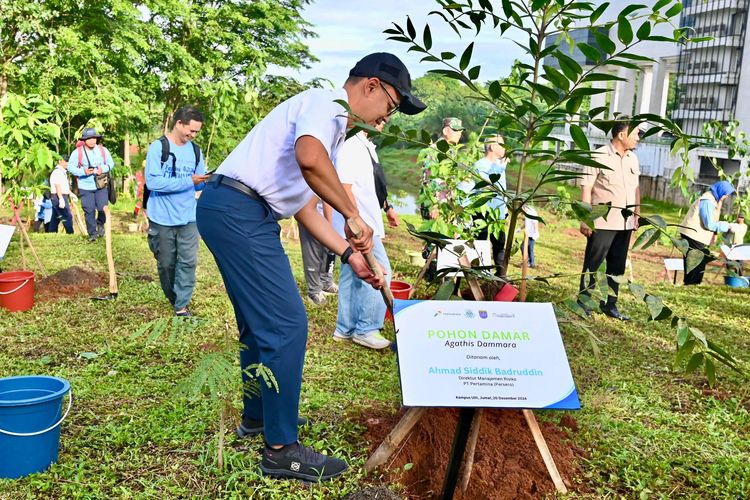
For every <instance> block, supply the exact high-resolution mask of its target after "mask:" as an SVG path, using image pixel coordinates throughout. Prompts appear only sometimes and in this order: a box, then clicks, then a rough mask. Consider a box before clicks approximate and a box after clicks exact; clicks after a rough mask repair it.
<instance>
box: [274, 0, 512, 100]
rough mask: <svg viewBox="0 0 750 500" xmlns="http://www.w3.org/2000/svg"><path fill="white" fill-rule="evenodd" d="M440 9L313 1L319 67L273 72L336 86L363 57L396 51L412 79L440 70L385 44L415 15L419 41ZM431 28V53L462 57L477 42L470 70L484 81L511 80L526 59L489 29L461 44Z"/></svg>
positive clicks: (426, 3) (396, 1)
mask: <svg viewBox="0 0 750 500" xmlns="http://www.w3.org/2000/svg"><path fill="white" fill-rule="evenodd" d="M438 7H439V5H438V4H437V3H436V2H435V1H434V0H380V1H378V2H374V3H373V2H363V1H360V0H350V1H347V0H315V1H314V3H313V4H311V5H310V6H308V7H307V8H306V9H305V11H304V12H303V17H304V18H305V19H306V20H307V21H309V22H310V23H312V24H313V25H314V27H313V31H315V32H316V33H317V34H318V35H319V36H318V38H314V39H310V40H308V44H309V45H310V50H311V51H312V53H313V54H314V55H315V56H316V57H317V58H318V59H320V62H318V63H315V64H314V65H313V66H312V68H310V69H309V70H304V71H301V72H295V71H290V70H286V69H283V68H272V69H271V72H272V73H276V74H283V75H289V76H295V77H296V78H298V79H300V80H302V81H307V80H310V79H311V78H315V77H323V78H328V79H329V80H331V81H332V82H334V84H335V85H336V86H337V87H338V86H340V85H341V84H343V82H344V80H345V79H346V77H347V76H348V74H349V69H351V67H352V66H354V64H355V63H356V62H357V61H358V60H359V59H361V58H362V57H363V56H365V55H367V54H369V53H371V52H392V53H394V54H396V55H397V56H398V57H399V58H400V59H401V60H402V61H404V63H405V64H406V66H407V67H408V68H409V71H410V73H411V75H412V78H416V77H418V76H421V75H423V74H424V73H425V72H426V71H427V70H429V69H431V68H435V67H437V66H436V65H434V64H428V63H420V62H419V60H420V59H421V57H420V56H419V55H418V54H417V53H415V52H409V53H408V54H407V52H406V50H407V49H408V48H409V46H408V45H407V44H405V43H401V42H394V41H391V40H386V38H387V36H388V35H386V34H384V33H383V30H384V29H386V28H389V27H391V26H392V25H391V23H393V22H397V23H398V24H400V25H402V26H406V24H405V23H406V17H407V16H411V18H412V21H413V22H414V24H415V26H416V28H417V32H419V33H420V39H421V33H422V29H423V28H424V24H425V21H426V20H428V16H427V13H428V12H429V11H431V10H435V9H437V8H438ZM429 23H430V28H431V31H432V38H433V50H439V51H451V52H454V53H457V54H458V55H460V54H461V52H462V51H463V49H464V48H465V47H466V45H467V44H468V43H469V42H471V41H474V42H475V44H474V57H473V58H472V63H473V64H472V65H475V64H480V65H481V66H482V72H481V74H480V77H479V80H480V81H486V80H489V79H495V78H498V77H505V76H507V75H508V73H509V72H510V67H511V64H512V63H513V60H514V59H520V58H522V57H523V54H522V52H521V49H520V48H519V47H518V46H517V45H516V44H515V43H513V42H512V41H510V40H507V39H500V38H499V37H498V35H497V32H493V31H492V30H491V29H488V28H485V29H484V30H483V31H482V33H481V34H480V36H479V37H477V38H475V37H474V36H473V35H474V32H471V33H469V32H466V33H464V32H462V37H463V39H459V38H458V36H457V35H456V34H455V32H453V30H451V29H450V28H449V27H447V25H446V24H445V22H444V21H443V20H442V19H441V18H440V17H438V16H434V15H433V16H429ZM490 26H491V25H490Z"/></svg>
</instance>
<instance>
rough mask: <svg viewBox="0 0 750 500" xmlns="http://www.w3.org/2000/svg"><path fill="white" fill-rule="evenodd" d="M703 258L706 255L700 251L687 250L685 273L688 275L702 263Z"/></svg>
mask: <svg viewBox="0 0 750 500" xmlns="http://www.w3.org/2000/svg"><path fill="white" fill-rule="evenodd" d="M705 256H706V255H705V254H704V253H703V252H702V251H701V250H697V249H695V248H691V249H690V250H688V253H687V258H686V259H685V260H686V261H687V262H686V263H685V265H686V269H685V272H686V273H689V272H690V271H692V270H693V269H695V268H696V267H697V266H698V265H699V264H700V263H701V262H702V261H703V259H704V257H705Z"/></svg>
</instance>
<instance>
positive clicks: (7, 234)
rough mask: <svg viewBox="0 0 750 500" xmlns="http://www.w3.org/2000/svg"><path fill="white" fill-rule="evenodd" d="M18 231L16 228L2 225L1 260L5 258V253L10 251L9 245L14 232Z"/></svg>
mask: <svg viewBox="0 0 750 500" xmlns="http://www.w3.org/2000/svg"><path fill="white" fill-rule="evenodd" d="M15 230H16V226H6V225H5V224H0V259H2V258H3V257H5V251H6V250H8V244H9V243H10V239H11V238H12V237H13V232H14V231H15Z"/></svg>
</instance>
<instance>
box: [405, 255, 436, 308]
mask: <svg viewBox="0 0 750 500" xmlns="http://www.w3.org/2000/svg"><path fill="white" fill-rule="evenodd" d="M436 258H437V247H435V248H433V249H432V252H430V255H429V256H428V257H427V260H426V261H425V263H424V266H422V270H421V271H419V274H418V275H417V281H415V282H414V286H413V287H412V288H411V290H410V291H409V298H410V299H411V298H412V296H413V295H414V292H415V291H416V290H417V285H419V283H420V282H421V281H422V280H423V279H424V275H425V274H427V270H428V269H429V268H430V264H432V261H433V260H435V259H436Z"/></svg>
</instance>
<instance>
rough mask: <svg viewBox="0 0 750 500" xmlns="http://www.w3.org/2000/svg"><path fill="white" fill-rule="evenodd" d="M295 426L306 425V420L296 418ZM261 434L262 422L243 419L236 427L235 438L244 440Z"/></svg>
mask: <svg viewBox="0 0 750 500" xmlns="http://www.w3.org/2000/svg"><path fill="white" fill-rule="evenodd" d="M297 425H298V426H299V427H302V426H303V425H307V419H306V418H305V417H299V418H297ZM258 434H263V421H262V420H253V419H251V418H243V419H242V422H241V423H240V425H238V426H237V437H239V438H242V439H245V438H248V439H249V438H251V437H253V436H257V435H258Z"/></svg>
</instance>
